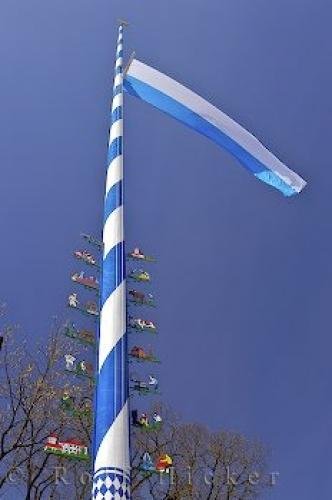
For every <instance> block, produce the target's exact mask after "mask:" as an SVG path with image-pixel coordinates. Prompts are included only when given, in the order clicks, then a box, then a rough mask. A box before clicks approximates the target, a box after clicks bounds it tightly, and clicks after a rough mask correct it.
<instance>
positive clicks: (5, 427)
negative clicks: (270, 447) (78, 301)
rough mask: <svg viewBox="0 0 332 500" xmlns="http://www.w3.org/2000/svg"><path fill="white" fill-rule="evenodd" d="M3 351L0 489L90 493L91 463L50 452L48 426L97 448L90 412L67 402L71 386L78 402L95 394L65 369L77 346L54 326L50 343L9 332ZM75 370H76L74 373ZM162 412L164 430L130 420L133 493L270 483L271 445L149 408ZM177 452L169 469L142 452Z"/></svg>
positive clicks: (177, 494)
mask: <svg viewBox="0 0 332 500" xmlns="http://www.w3.org/2000/svg"><path fill="white" fill-rule="evenodd" d="M3 336H4V343H3V348H2V351H1V352H0V496H4V495H8V498H12V497H14V496H15V495H14V494H13V492H14V491H15V488H16V489H17V493H18V494H17V495H16V496H17V497H19V498H23V499H26V500H31V499H34V500H44V499H45V500H46V499H49V500H51V499H52V500H58V499H59V500H60V499H63V498H65V497H68V498H70V499H75V500H85V499H89V498H91V488H92V483H91V470H92V464H91V462H79V461H75V460H68V458H65V457H63V456H55V455H51V454H48V453H45V451H44V446H45V441H46V439H47V437H48V436H49V434H50V433H56V434H57V435H59V436H61V437H64V438H65V437H75V436H76V437H79V438H80V439H81V440H82V441H84V442H86V443H87V445H88V446H89V447H90V450H91V431H92V412H87V413H84V414H81V413H79V412H76V413H75V414H72V413H69V414H68V412H66V411H65V410H64V409H63V408H61V404H60V403H61V398H62V396H63V394H64V391H66V392H67V393H69V394H72V395H73V396H75V401H76V402H77V401H80V400H82V398H90V399H91V398H92V392H93V386H92V383H91V382H90V381H89V379H84V378H82V379H75V380H77V383H75V380H74V379H73V378H70V375H69V376H68V374H66V373H64V370H63V367H64V365H63V355H64V353H65V352H68V350H69V351H70V352H72V353H73V354H74V355H75V354H77V353H75V352H73V347H72V345H71V344H70V343H69V341H67V339H66V338H65V337H64V336H63V335H61V333H59V328H58V325H55V326H54V328H53V331H52V333H51V335H50V339H49V341H48V344H47V347H43V346H32V345H29V343H28V342H20V343H18V342H17V341H16V338H17V336H16V335H15V332H14V333H13V332H12V329H11V328H9V327H8V328H7V329H5V331H4V332H3ZM71 377H72V376H71ZM156 409H157V410H158V413H161V414H162V416H163V424H162V426H161V428H160V429H159V430H149V431H147V430H146V429H143V428H141V427H132V495H133V498H134V499H135V500H139V499H142V500H146V499H147V498H151V499H158V500H160V499H165V500H166V499H168V500H186V499H195V500H196V499H200V500H201V499H206V500H216V499H221V500H223V499H225V500H250V499H254V498H257V497H258V495H259V494H260V492H261V491H262V490H263V489H264V488H266V487H267V486H268V480H267V475H266V456H267V453H266V449H265V448H264V446H262V445H261V444H260V443H258V442H255V441H252V440H249V439H247V438H246V437H244V436H242V435H240V434H238V433H235V432H229V431H219V432H211V431H209V430H208V429H207V428H205V427H204V426H202V425H200V424H194V423H184V422H182V421H181V420H180V419H179V418H178V417H177V415H176V414H175V413H174V412H172V411H171V410H169V409H168V408H166V407H160V406H159V407H151V408H150V411H149V413H150V414H152V412H153V411H154V410H156ZM145 452H148V453H149V454H150V455H151V457H152V458H153V459H154V460H156V459H157V458H158V457H159V456H160V455H162V454H163V453H167V454H168V455H170V456H171V457H172V459H173V468H172V469H171V471H170V472H169V473H168V474H157V473H151V472H146V471H144V470H142V456H143V454H144V453H145Z"/></svg>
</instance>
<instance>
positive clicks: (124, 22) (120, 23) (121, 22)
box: [118, 19, 129, 28]
mask: <svg viewBox="0 0 332 500" xmlns="http://www.w3.org/2000/svg"><path fill="white" fill-rule="evenodd" d="M118 23H119V26H123V27H124V28H125V27H126V26H129V23H128V22H127V21H125V20H124V19H118Z"/></svg>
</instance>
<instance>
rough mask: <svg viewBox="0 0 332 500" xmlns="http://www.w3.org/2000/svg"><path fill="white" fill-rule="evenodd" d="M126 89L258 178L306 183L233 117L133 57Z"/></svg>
mask: <svg viewBox="0 0 332 500" xmlns="http://www.w3.org/2000/svg"><path fill="white" fill-rule="evenodd" d="M124 90H125V91H126V92H128V93H129V94H131V95H134V96H136V97H138V98H139V99H142V100H143V101H146V102H148V103H150V104H152V105H153V106H154V107H156V108H158V109H160V110H161V111H164V112H165V113H167V114H168V115H170V116H173V117H174V118H176V119H177V120H179V121H180V122H182V123H184V124H186V125H188V126H189V127H191V128H192V129H194V130H196V131H197V132H199V133H201V134H203V135H205V136H206V137H208V138H209V139H211V140H212V141H213V142H215V143H216V144H218V145H219V146H221V147H222V148H224V149H226V150H227V151H229V152H230V153H231V154H232V155H233V156H234V157H235V158H237V159H238V160H239V161H240V163H241V164H242V165H243V166H244V167H245V168H246V169H247V170H249V171H250V172H252V173H253V174H254V175H255V177H257V178H258V179H260V180H261V181H263V182H265V183H266V184H269V185H270V186H273V187H274V188H276V189H278V190H279V191H281V192H282V193H283V194H284V195H285V196H292V195H294V194H298V193H299V192H300V191H301V190H302V189H303V188H304V186H305V185H306V182H305V181H304V180H303V179H302V178H301V177H300V176H299V175H298V174H296V173H295V172H293V171H292V170H290V169H289V168H288V167H287V166H286V165H284V163H282V162H281V161H280V160H279V159H278V158H277V157H276V156H274V155H273V154H272V153H271V152H270V151H269V150H268V149H266V148H265V147H264V146H263V144H262V143H261V142H259V140H258V139H257V138H256V137H254V136H253V135H252V134H251V133H250V132H248V131H247V130H246V129H244V128H243V127H242V126H241V125H239V124H238V123H236V122H235V121H234V120H232V118H230V117H229V116H227V115H226V114H225V113H223V112H222V111H220V110H219V109H218V108H216V107H215V106H213V105H212V104H211V103H209V102H208V101H206V100H205V99H203V98H202V97H200V96H199V95H197V94H195V93H194V92H192V91H191V90H189V89H188V88H186V87H184V86H183V85H181V84H180V83H178V82H176V81H175V80H173V79H172V78H170V77H168V76H166V75H165V74H163V73H160V71H157V70H156V69H154V68H152V67H150V66H147V65H146V64H144V63H142V62H140V61H138V60H137V59H133V60H132V61H131V63H130V65H129V67H128V69H127V71H126V75H125V79H124Z"/></svg>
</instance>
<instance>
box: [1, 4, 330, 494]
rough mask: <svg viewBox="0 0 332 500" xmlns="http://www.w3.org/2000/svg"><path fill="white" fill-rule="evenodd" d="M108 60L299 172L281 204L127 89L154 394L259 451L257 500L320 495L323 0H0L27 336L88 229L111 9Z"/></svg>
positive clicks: (325, 134) (14, 250)
mask: <svg viewBox="0 0 332 500" xmlns="http://www.w3.org/2000/svg"><path fill="white" fill-rule="evenodd" d="M118 17H124V18H126V19H127V20H128V21H129V22H130V23H131V26H130V28H128V30H127V31H126V34H125V47H126V55H127V57H128V56H129V54H130V52H131V50H133V49H135V50H136V52H137V55H138V57H139V58H141V59H142V60H143V61H145V62H147V63H149V64H151V65H153V66H155V67H157V68H159V69H160V70H162V71H164V72H166V73H168V74H169V75H171V76H173V77H175V78H176V79H178V80H179V81H181V82H182V83H184V84H187V85H188V86H190V87H191V88H192V89H194V90H196V91H197V92H198V93H200V94H201V95H202V96H204V97H206V98H208V99H210V100H211V101H212V102H213V103H214V104H216V105H217V106H220V107H221V108H222V109H223V110H224V111H225V112H227V113H228V114H229V115H230V116H232V117H233V118H235V119H237V120H238V121H239V122H240V123H241V124H243V125H244V126H246V127H247V128H248V129H249V130H251V131H252V132H253V133H254V134H255V135H257V136H258V137H259V138H260V139H261V140H262V142H263V143H265V144H266V145H267V146H269V147H270V148H271V150H272V151H273V152H274V153H275V154H277V155H278V156H279V157H280V158H281V159H282V160H283V161H284V162H285V163H287V164H288V165H289V166H290V167H291V168H293V169H294V170H296V171H297V172H298V173H299V174H301V175H302V176H303V177H304V178H305V179H307V181H308V182H309V185H308V187H307V188H306V190H305V191H304V192H303V194H301V195H300V196H299V197H297V198H293V199H285V198H283V197H282V196H281V195H280V194H279V193H277V192H275V191H274V190H272V189H270V188H269V187H267V186H266V185H264V184H262V183H260V182H258V181H256V180H255V179H254V177H252V176H251V175H249V174H248V173H247V172H246V171H245V170H243V169H242V168H241V167H240V166H239V165H238V164H237V163H236V162H235V161H234V160H232V158H231V157H230V156H229V155H228V154H227V153H224V152H223V151H221V150H220V149H219V148H217V147H216V146H215V145H214V144H212V143H210V142H209V141H208V140H207V139H205V138H203V137H200V136H198V135H195V133H194V132H192V131H191V130H189V129H186V128H184V127H183V126H182V125H181V124H179V123H177V122H175V121H173V120H172V119H170V118H168V117H167V116H164V115H161V114H160V113H159V112H158V111H156V110H154V109H152V108H151V109H150V108H149V107H148V106H147V105H145V104H144V103H141V102H138V101H136V100H134V98H131V97H127V99H126V111H125V114H126V116H125V119H126V124H125V129H126V130H125V131H126V139H125V140H126V143H125V147H126V165H125V167H126V202H127V203H126V217H127V228H126V229H127V241H128V243H129V245H133V244H134V243H136V242H137V243H139V244H141V245H142V247H143V248H145V249H146V251H148V252H150V253H155V254H157V255H158V259H159V264H158V266H157V267H156V274H155V277H156V280H157V286H156V292H157V296H158V300H159V303H160V308H159V310H158V312H157V316H156V317H158V319H159V322H160V323H161V327H162V334H161V335H160V339H159V343H158V350H159V351H158V353H159V355H160V356H161V358H162V359H163V365H162V369H161V380H162V384H163V392H164V398H165V400H166V401H167V402H169V403H171V404H172V405H173V406H174V407H175V408H177V409H178V410H179V411H180V412H181V413H182V415H183V416H184V417H185V418H186V419H190V420H193V419H195V420H197V421H201V422H204V423H206V424H207V425H209V426H210V427H212V428H217V427H219V426H223V427H226V428H230V429H234V430H238V431H243V432H244V433H246V434H247V435H249V436H252V437H259V438H261V439H262V440H263V441H264V442H266V443H267V444H268V445H270V446H271V447H272V449H273V456H272V464H271V469H272V470H278V471H280V481H279V485H278V486H277V487H276V488H275V489H274V491H273V492H272V493H271V494H270V495H268V496H267V498H269V499H273V500H294V499H301V500H313V499H314V498H318V497H319V498H320V499H321V500H328V499H329V498H330V497H331V487H330V477H331V475H332V466H331V459H332V456H331V455H332V452H331V431H332V429H331V409H332V408H331V407H332V402H331V389H330V386H331V376H332V369H331V349H332V340H331V279H332V258H331V256H332V239H331V234H330V232H331V213H332V196H331V188H332V170H331V165H330V143H331V130H332V120H331V111H332V109H331V108H332V99H331V88H332V70H331V55H332V53H331V52H332V49H331V39H330V27H331V21H332V5H331V4H330V3H329V2H327V0H325V1H324V0H292V1H289V0H269V1H267V0H223V1H220V0H164V1H161V0H141V1H134V0H116V1H115V0H93V1H92V0H71V1H68V0H54V1H52V2H51V1H49V0H47V1H45V0H29V2H26V1H23V0H21V1H18V0H2V1H1V7H0V60H1V78H0V100H1V119H0V162H1V183H0V206H1V214H2V216H1V217H0V224H1V226H0V229H1V235H2V238H1V273H0V274H1V299H2V298H3V299H4V300H6V301H7V302H8V304H9V309H10V315H11V317H12V318H13V319H14V320H15V321H17V322H19V323H20V324H21V325H22V330H23V331H24V333H26V334H27V335H30V336H31V337H34V338H44V337H46V336H47V335H48V330H49V325H50V323H51V318H52V316H53V315H54V314H60V315H62V314H63V312H64V309H65V308H64V304H65V297H66V295H68V292H69V291H70V282H69V279H68V274H69V272H70V271H71V270H73V269H76V266H75V262H74V261H73V259H72V258H71V257H70V253H71V251H72V249H73V248H74V247H75V245H77V243H78V241H79V236H78V235H79V232H80V231H81V230H86V231H90V232H94V233H98V232H99V231H100V230H101V219H102V199H103V191H104V172H105V158H106V141H107V129H108V121H109V115H108V108H109V102H110V95H111V81H112V72H113V60H114V50H115V40H116V19H117V18H118ZM23 331H22V332H21V333H20V334H21V335H23Z"/></svg>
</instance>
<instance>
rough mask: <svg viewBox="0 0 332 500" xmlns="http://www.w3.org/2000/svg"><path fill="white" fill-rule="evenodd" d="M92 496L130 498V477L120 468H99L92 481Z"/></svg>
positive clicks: (97, 498) (102, 499)
mask: <svg viewBox="0 0 332 500" xmlns="http://www.w3.org/2000/svg"><path fill="white" fill-rule="evenodd" d="M92 498H93V499H94V500H120V499H127V500H129V499H130V478H129V476H128V474H127V473H126V472H125V471H121V470H120V469H116V470H114V469H113V470H111V469H107V471H106V470H101V471H99V472H97V473H96V475H95V478H94V481H93V490H92Z"/></svg>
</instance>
